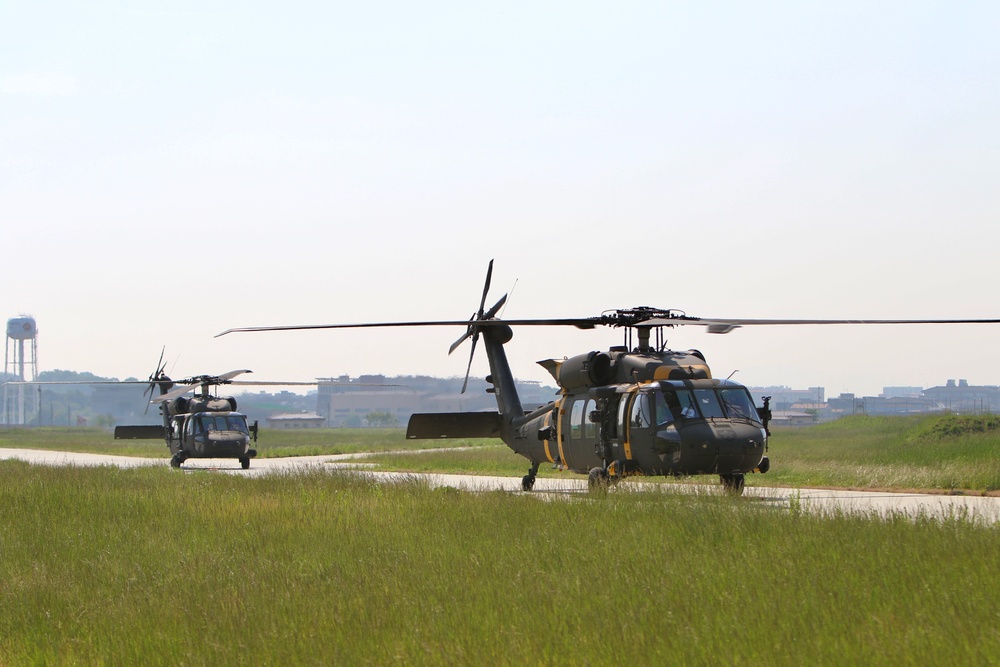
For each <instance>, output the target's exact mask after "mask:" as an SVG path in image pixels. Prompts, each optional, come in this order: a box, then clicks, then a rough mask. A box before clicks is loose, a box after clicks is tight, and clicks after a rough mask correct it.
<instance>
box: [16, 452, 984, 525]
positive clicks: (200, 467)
mask: <svg viewBox="0 0 1000 667" xmlns="http://www.w3.org/2000/svg"><path fill="white" fill-rule="evenodd" d="M0 459H19V460H22V461H27V462H29V463H32V464H36V465H51V466H58V465H64V466H106V465H110V466H117V467H119V468H136V467H140V466H151V465H155V466H164V467H167V466H168V465H169V464H168V462H167V460H166V459H149V458H140V457H132V456H111V455H105V454H78V453H73V452H56V451H43V450H34V449H2V448H0ZM358 459H359V457H358V455H356V454H345V455H327V456H298V457H288V458H275V459H254V460H253V462H252V463H251V464H250V469H249V470H243V469H242V468H240V465H239V462H237V461H236V460H222V459H218V460H216V459H191V460H188V461H185V462H184V466H183V468H181V470H183V471H185V472H187V473H189V474H193V473H199V472H200V473H205V472H219V473H230V474H239V475H248V476H256V475H266V474H270V473H275V472H281V471H295V470H307V469H324V470H330V469H335V468H336V469H344V468H349V469H354V470H359V469H360V470H361V471H363V472H364V474H366V475H371V476H372V477H374V478H375V479H377V480H385V481H387V482H390V481H396V480H401V479H414V478H418V479H421V480H424V481H425V482H426V483H427V484H429V485H430V486H432V487H438V486H450V487H455V488H459V489H465V490H469V491H496V490H502V491H511V492H518V493H520V492H521V478H520V477H491V476H482V475H439V474H423V473H420V474H417V473H396V472H377V471H370V470H364V468H363V465H364V464H363V463H359V461H358ZM348 462H350V463H348ZM566 474H567V477H558V478H554V477H539V478H537V480H536V482H535V490H534V491H533V493H540V494H581V493H584V492H586V490H587V480H586V478H585V477H583V476H575V475H574V476H568V475H570V473H566ZM706 479H708V478H706ZM626 483H627V484H643V483H644V482H642V481H641V480H629V481H628V482H626ZM669 488H671V489H677V490H681V491H684V492H692V493H720V490H719V487H718V486H717V485H710V484H706V485H683V486H681V485H671V486H670V487H669ZM744 496H745V497H746V498H750V499H755V500H757V501H758V502H761V503H766V504H767V505H768V506H771V507H775V508H778V509H782V508H783V509H792V508H795V509H801V510H803V511H817V512H856V513H865V514H877V515H881V516H890V515H906V516H912V517H916V516H928V517H939V518H940V517H950V516H964V517H970V518H974V519H976V520H978V521H983V522H986V523H998V522H1000V498H995V497H983V496H964V495H963V496H946V495H934V494H923V493H879V492H873V491H834V490H827V489H810V488H798V489H789V488H771V487H759V486H753V487H751V486H748V487H746V492H745V494H744Z"/></svg>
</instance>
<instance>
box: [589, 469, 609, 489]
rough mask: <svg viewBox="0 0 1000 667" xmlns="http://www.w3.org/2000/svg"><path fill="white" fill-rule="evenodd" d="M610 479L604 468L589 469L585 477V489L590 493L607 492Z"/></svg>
mask: <svg viewBox="0 0 1000 667" xmlns="http://www.w3.org/2000/svg"><path fill="white" fill-rule="evenodd" d="M609 481H610V477H609V476H608V471H607V470H605V469H604V468H591V469H590V474H589V475H587V487H588V489H589V490H591V491H607V490H608V482H609Z"/></svg>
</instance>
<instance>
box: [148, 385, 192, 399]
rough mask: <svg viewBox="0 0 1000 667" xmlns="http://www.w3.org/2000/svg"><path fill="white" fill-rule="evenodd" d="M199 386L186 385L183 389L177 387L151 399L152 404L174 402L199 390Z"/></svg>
mask: <svg viewBox="0 0 1000 667" xmlns="http://www.w3.org/2000/svg"><path fill="white" fill-rule="evenodd" d="M198 387H199V385H196V384H186V385H184V386H182V387H175V388H174V389H171V390H170V391H168V392H167V393H165V394H160V395H159V396H154V397H152V398H150V399H149V402H150V403H164V402H166V401H172V400H174V399H175V398H177V397H179V396H183V395H184V394H187V393H190V392H192V391H194V390H195V389H197V388H198Z"/></svg>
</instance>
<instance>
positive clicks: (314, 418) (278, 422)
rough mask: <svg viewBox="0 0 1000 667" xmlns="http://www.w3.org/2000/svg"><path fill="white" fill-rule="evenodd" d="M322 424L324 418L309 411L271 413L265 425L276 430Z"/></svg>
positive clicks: (314, 426) (319, 425)
mask: <svg viewBox="0 0 1000 667" xmlns="http://www.w3.org/2000/svg"><path fill="white" fill-rule="evenodd" d="M324 425H326V419H325V418H323V417H321V416H320V415H317V414H314V413H309V412H306V413H303V414H293V415H272V416H270V417H268V418H267V427H268V428H273V429H276V430H291V429H300V428H321V427H323V426H324Z"/></svg>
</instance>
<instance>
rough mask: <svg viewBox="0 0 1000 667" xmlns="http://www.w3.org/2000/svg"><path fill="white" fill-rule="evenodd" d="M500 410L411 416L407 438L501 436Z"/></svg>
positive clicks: (407, 428)
mask: <svg viewBox="0 0 1000 667" xmlns="http://www.w3.org/2000/svg"><path fill="white" fill-rule="evenodd" d="M499 437H500V413H499V412H438V413H426V414H417V415H412V416H411V417H410V423H409V424H408V425H407V426H406V438H407V440H424V439H430V438H434V439H437V438H499Z"/></svg>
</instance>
